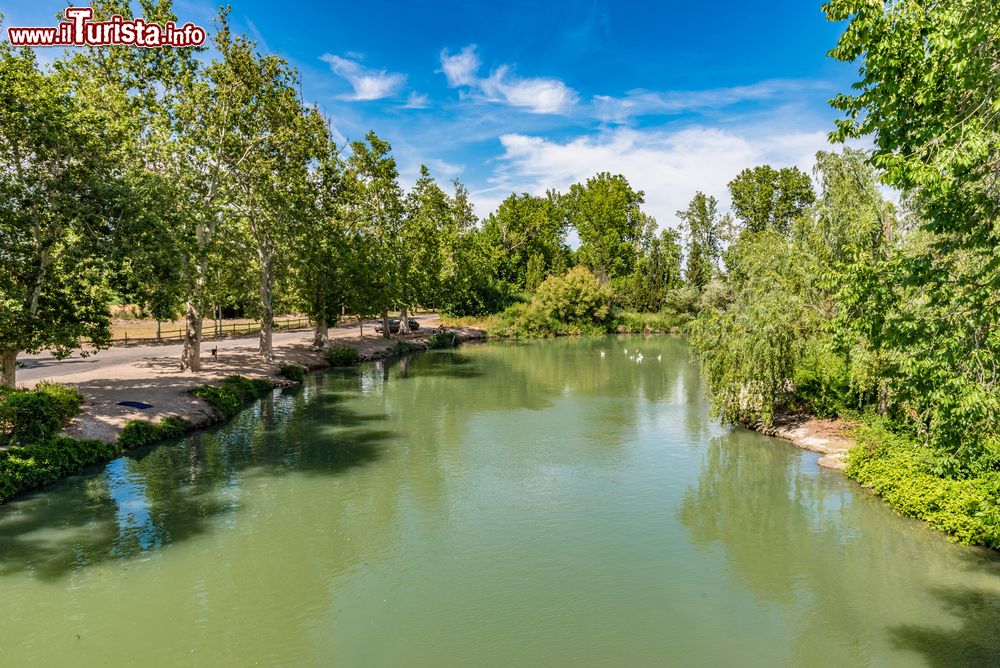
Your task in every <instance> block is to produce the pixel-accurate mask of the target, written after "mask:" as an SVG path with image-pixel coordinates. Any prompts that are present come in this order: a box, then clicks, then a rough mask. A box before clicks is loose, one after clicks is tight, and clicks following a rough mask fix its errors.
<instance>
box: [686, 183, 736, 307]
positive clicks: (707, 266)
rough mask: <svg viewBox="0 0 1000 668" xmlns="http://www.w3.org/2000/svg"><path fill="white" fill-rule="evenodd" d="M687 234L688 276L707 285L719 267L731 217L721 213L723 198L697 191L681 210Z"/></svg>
mask: <svg viewBox="0 0 1000 668" xmlns="http://www.w3.org/2000/svg"><path fill="white" fill-rule="evenodd" d="M677 217H678V218H680V219H681V222H682V224H683V229H684V236H685V237H686V238H687V243H688V248H687V261H686V264H685V271H684V279H685V280H686V281H687V282H688V283H690V284H692V285H695V286H697V287H698V288H699V289H700V288H703V287H704V286H705V285H706V284H708V282H709V281H710V280H712V278H713V277H714V276H715V274H716V273H717V272H718V271H719V260H720V259H721V257H722V245H723V242H724V240H725V239H726V237H727V235H728V232H729V228H730V225H731V221H730V219H729V217H728V216H720V215H719V202H718V200H716V199H715V198H714V197H710V196H707V195H705V193H703V192H700V191H699V192H697V193H695V196H694V197H693V198H692V199H691V203H690V204H688V208H687V209H685V210H684V211H678V212H677Z"/></svg>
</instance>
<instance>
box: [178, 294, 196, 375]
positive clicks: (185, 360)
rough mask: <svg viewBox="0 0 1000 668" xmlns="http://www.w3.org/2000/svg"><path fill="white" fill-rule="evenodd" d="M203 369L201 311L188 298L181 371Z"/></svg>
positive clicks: (192, 300)
mask: <svg viewBox="0 0 1000 668" xmlns="http://www.w3.org/2000/svg"><path fill="white" fill-rule="evenodd" d="M185 370H189V371H194V372H198V371H201V313H199V312H198V307H197V306H196V305H195V303H194V299H188V301H187V311H186V312H185V314H184V350H183V351H181V371H185Z"/></svg>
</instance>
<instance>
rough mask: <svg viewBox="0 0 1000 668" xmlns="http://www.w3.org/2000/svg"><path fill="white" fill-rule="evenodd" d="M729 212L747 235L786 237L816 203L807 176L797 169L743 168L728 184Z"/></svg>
mask: <svg viewBox="0 0 1000 668" xmlns="http://www.w3.org/2000/svg"><path fill="white" fill-rule="evenodd" d="M729 193H730V196H731V197H732V202H733V211H734V212H735V213H736V217H737V218H738V219H739V220H740V221H742V223H743V225H744V229H745V230H746V231H747V232H750V233H756V232H764V231H765V230H771V231H773V232H777V233H778V234H788V231H789V230H790V229H791V225H792V221H794V220H795V219H796V218H798V217H799V216H801V215H802V214H803V213H804V212H805V210H806V207H807V206H809V205H810V204H812V203H813V202H814V201H815V200H816V193H815V192H814V191H813V187H812V183H811V182H810V181H809V175H808V174H806V173H804V172H803V171H801V170H800V169H799V168H797V167H782V168H781V169H774V168H773V167H771V166H770V165H759V166H757V167H754V168H753V169H744V170H743V171H742V172H740V173H739V174H738V175H737V176H736V178H735V179H733V180H732V181H730V182H729Z"/></svg>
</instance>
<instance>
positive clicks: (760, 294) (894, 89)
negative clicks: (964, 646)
mask: <svg viewBox="0 0 1000 668" xmlns="http://www.w3.org/2000/svg"><path fill="white" fill-rule="evenodd" d="M825 10H826V12H827V14H828V16H829V18H830V19H831V20H838V21H840V20H847V21H849V23H848V24H847V28H846V31H845V33H844V35H843V36H842V37H841V39H840V41H839V43H838V45H837V47H836V48H835V49H834V50H833V52H832V54H831V55H832V56H833V57H835V58H837V59H840V60H844V61H849V62H860V63H861V65H862V67H861V77H862V78H861V80H860V81H859V82H858V83H857V84H856V85H855V87H854V93H853V94H852V95H842V96H839V97H837V98H836V99H835V100H834V101H833V105H834V107H835V108H837V109H840V110H842V111H843V112H844V114H845V118H844V120H842V121H840V122H838V128H837V130H836V131H835V132H834V133H833V138H834V139H835V140H845V139H849V138H859V139H871V140H873V142H874V151H873V152H872V153H871V154H870V155H866V154H863V153H861V152H859V151H853V150H845V151H843V152H842V153H839V154H838V153H820V154H819V155H818V156H817V164H816V173H815V176H816V179H815V181H816V192H815V193H814V192H813V191H812V187H811V186H810V184H809V183H808V181H807V180H803V179H802V178H801V177H800V176H798V175H795V174H790V173H782V172H781V171H779V172H775V171H774V170H770V169H769V168H758V169H755V170H752V171H748V172H744V173H743V174H741V175H740V176H739V177H738V178H737V179H736V181H734V182H733V183H732V184H731V186H730V190H731V196H732V202H733V211H734V213H735V216H736V220H735V221H733V225H732V226H731V227H730V226H727V225H725V224H723V223H722V222H721V221H720V222H718V224H714V223H713V222H712V221H716V220H718V219H717V217H716V216H715V214H714V213H713V211H714V207H713V202H712V201H711V200H710V199H708V200H707V201H706V200H704V199H702V198H700V197H699V198H696V200H695V201H694V202H692V207H691V209H690V210H689V211H688V212H687V213H686V214H685V216H684V218H685V221H686V222H687V223H688V225H689V227H690V230H691V234H690V235H689V236H690V239H691V240H692V241H691V242H690V243H691V244H692V248H691V253H692V255H691V256H689V276H690V277H692V278H694V277H697V278H698V280H697V282H698V284H699V286H701V290H702V297H701V305H702V308H701V310H700V311H699V313H698V315H697V317H696V318H695V320H694V322H693V323H692V325H691V327H690V332H691V341H692V343H693V345H694V347H695V348H696V349H697V351H698V353H699V357H700V360H701V364H702V369H703V372H704V373H705V375H706V377H707V378H708V380H709V381H710V385H711V393H712V399H713V404H714V406H715V408H716V410H717V411H718V413H719V414H721V415H722V416H724V417H725V418H728V419H731V420H737V421H745V422H753V421H763V422H769V421H770V420H771V419H772V418H773V416H774V414H775V411H776V410H779V409H784V410H788V409H797V408H805V409H807V410H810V411H812V412H814V413H819V414H824V415H836V414H841V413H852V414H854V415H861V416H867V417H866V418H865V422H866V423H867V425H868V426H867V427H866V428H865V429H863V430H862V431H861V432H859V438H860V441H861V443H862V444H863V445H864V448H862V449H860V450H857V451H855V452H854V453H853V455H852V457H851V460H850V465H849V467H848V474H849V475H852V476H853V477H855V478H857V479H858V480H859V481H861V482H863V483H864V484H866V485H869V486H871V487H873V488H874V489H875V490H876V491H878V492H879V493H880V494H882V495H884V496H885V498H886V499H887V500H889V501H890V502H891V503H892V504H893V505H894V506H895V507H896V508H897V509H899V510H900V511H901V512H904V513H906V514H909V515H913V516H916V517H921V518H924V519H928V520H929V521H931V522H932V523H933V524H935V525H936V526H938V527H939V528H942V529H944V530H946V531H948V532H950V533H953V534H954V535H955V536H956V537H958V538H959V539H960V540H963V541H967V542H976V543H984V544H988V545H992V546H994V547H1000V435H998V429H997V427H998V425H1000V386H998V381H1000V368H998V354H1000V329H998V327H997V325H998V322H1000V298H998V295H1000V253H998V251H997V245H998V242H1000V224H998V220H1000V217H998V213H1000V191H998V188H997V185H998V182H997V175H998V173H1000V172H998V169H997V165H998V164H1000V115H998V113H997V110H998V109H1000V101H998V98H997V90H998V86H997V84H998V82H1000V79H998V77H1000V74H998V72H1000V70H998V64H1000V8H998V7H997V6H996V5H995V3H994V4H990V3H985V4H984V3H979V2H975V1H974V0H956V1H955V2H951V3H930V2H920V1H918V2H888V3H882V2H877V3H871V2H862V1H860V0H833V1H831V2H829V3H828V4H827V5H826V6H825ZM879 182H881V183H882V184H886V185H888V186H891V187H892V188H894V189H896V191H897V192H898V193H900V195H901V203H902V206H901V207H895V206H893V205H892V203H891V202H890V201H887V199H886V198H885V197H884V195H883V193H882V192H881V190H880V188H879ZM716 234H717V235H718V236H719V237H720V238H723V239H725V243H723V244H722V245H721V246H720V245H718V244H715V243H714V242H712V241H711V239H713V238H715V235H716ZM695 244H697V247H694V245H695ZM720 248H721V250H720ZM699 256H703V257H704V258H705V259H704V261H701V264H702V265H703V266H700V267H699V266H694V267H693V266H691V264H690V262H691V258H692V257H699ZM720 258H721V259H722V263H721V265H719V264H717V261H718V260H719V259H720ZM692 270H694V271H695V272H696V273H693V272H692ZM710 291H711V292H712V294H711V296H710V297H709V298H708V299H706V298H705V295H706V294H709V292H710Z"/></svg>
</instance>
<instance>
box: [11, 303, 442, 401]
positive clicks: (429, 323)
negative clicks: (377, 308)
mask: <svg viewBox="0 0 1000 668" xmlns="http://www.w3.org/2000/svg"><path fill="white" fill-rule="evenodd" d="M414 319H416V320H417V321H418V322H419V323H420V326H421V327H422V328H427V327H436V326H437V325H438V324H439V323H440V319H439V318H438V315H437V314H436V313H428V314H426V315H418V316H414ZM375 325H376V321H375V320H371V321H365V338H366V339H367V338H377V337H376V335H375ZM358 334H359V329H358V326H357V324H353V325H343V326H338V327H331V328H330V338H331V339H335V338H338V339H348V338H349V339H356V338H358ZM272 338H273V346H274V348H275V351H276V354H277V353H278V351H277V349H278V348H280V347H284V346H287V345H289V344H302V343H304V344H306V345H308V344H310V343H312V330H311V329H308V330H306V329H297V330H290V331H282V332H275V333H274V334H273V337H272ZM257 341H258V334H257V333H256V332H254V333H252V334H246V335H243V336H238V337H235V338H226V339H206V340H204V341H202V344H201V357H202V360H203V363H204V364H207V363H208V361H209V360H210V359H211V350H212V348H216V347H218V349H219V355H220V357H222V358H224V357H225V356H226V353H227V352H240V353H243V352H247V351H249V352H251V353H253V352H255V351H256V350H257ZM183 348H184V346H183V344H181V343H160V344H152V345H133V346H116V347H113V348H108V349H107V350H102V351H100V352H98V353H95V354H93V355H90V356H89V357H81V356H80V354H79V353H74V354H73V355H72V356H70V357H67V358H66V359H63V360H57V359H56V358H54V357H52V355H51V354H49V353H47V352H43V353H38V354H37V355H21V356H20V357H18V358H17V360H18V361H19V362H22V363H23V364H24V365H25V368H23V369H18V370H17V384H18V385H22V384H23V385H28V386H31V385H34V384H35V383H37V382H38V381H40V380H51V381H57V382H60V383H64V382H72V380H73V376H75V375H77V374H87V375H88V376H92V375H94V374H96V373H99V372H101V371H102V370H108V369H110V368H111V367H116V366H120V365H131V364H136V363H141V362H144V361H152V360H156V361H160V362H162V361H163V360H164V359H165V358H171V357H173V358H176V360H177V368H178V370H179V369H180V359H181V351H182V350H183Z"/></svg>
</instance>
